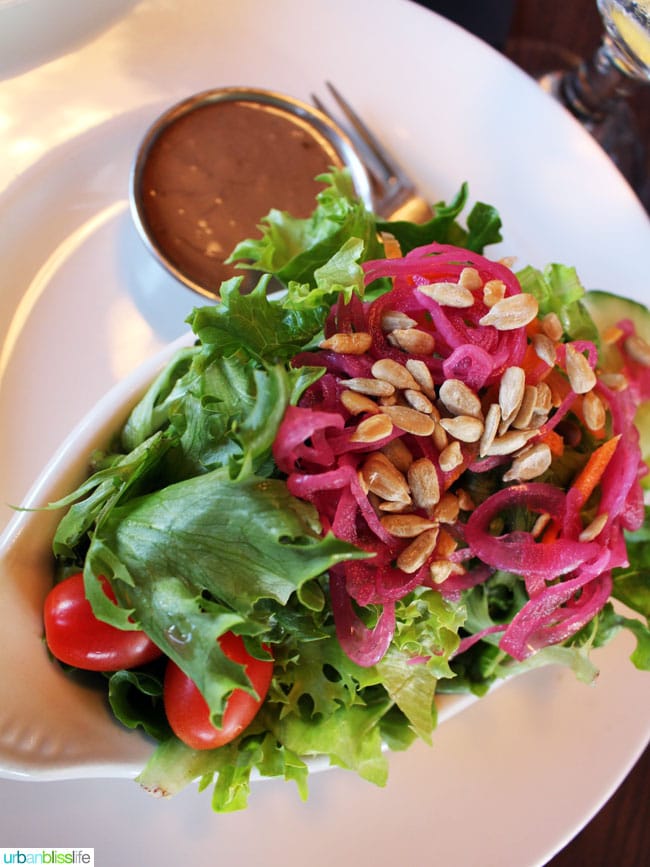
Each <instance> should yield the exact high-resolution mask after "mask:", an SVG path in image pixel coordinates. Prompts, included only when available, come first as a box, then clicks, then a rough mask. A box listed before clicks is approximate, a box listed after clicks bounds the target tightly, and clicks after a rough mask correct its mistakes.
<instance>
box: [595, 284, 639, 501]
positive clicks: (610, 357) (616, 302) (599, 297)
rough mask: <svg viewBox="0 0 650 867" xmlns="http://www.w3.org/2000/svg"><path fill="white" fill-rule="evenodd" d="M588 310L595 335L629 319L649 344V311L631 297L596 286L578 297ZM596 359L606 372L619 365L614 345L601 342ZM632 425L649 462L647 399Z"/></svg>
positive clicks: (618, 356) (619, 355)
mask: <svg viewBox="0 0 650 867" xmlns="http://www.w3.org/2000/svg"><path fill="white" fill-rule="evenodd" d="M581 300H582V302H583V303H584V305H585V307H586V308H587V310H588V311H589V313H590V315H591V318H592V319H593V320H594V324H595V325H596V328H597V329H598V333H599V334H603V332H604V331H605V329H606V328H609V327H610V326H612V325H616V323H617V322H620V321H621V319H631V320H632V322H634V326H635V328H636V333H637V334H638V335H639V337H642V338H643V339H644V340H645V341H647V342H648V343H650V310H648V308H647V307H645V306H644V305H643V304H639V302H638V301H633V300H632V299H631V298H621V296H619V295H612V294H611V293H609V292H602V291H601V290H599V289H591V290H589V292H586V293H585V294H584V296H583V298H582V299H581ZM598 360H599V363H600V367H601V368H602V369H603V370H607V371H612V370H613V371H616V370H619V369H620V367H621V365H622V363H623V362H622V359H621V354H620V352H619V351H618V350H617V349H616V347H615V346H605V345H604V344H603V345H601V348H600V352H599V356H598ZM634 424H635V426H636V428H637V430H638V431H639V436H640V443H639V445H640V446H641V454H642V456H643V460H644V461H645V462H646V464H648V465H650V401H644V402H643V403H642V404H640V406H639V409H638V410H637V412H636V415H635V416H634ZM642 485H643V487H644V488H650V476H646V477H645V478H644V479H643V480H642Z"/></svg>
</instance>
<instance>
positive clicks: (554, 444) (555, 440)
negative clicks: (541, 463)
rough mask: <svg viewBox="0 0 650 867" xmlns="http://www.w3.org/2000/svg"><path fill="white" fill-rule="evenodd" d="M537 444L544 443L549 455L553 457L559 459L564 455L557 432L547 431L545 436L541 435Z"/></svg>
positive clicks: (562, 445) (562, 443) (560, 438)
mask: <svg viewBox="0 0 650 867" xmlns="http://www.w3.org/2000/svg"><path fill="white" fill-rule="evenodd" d="M538 442H540V443H546V445H547V446H548V447H549V449H550V450H551V454H552V455H555V457H556V458H561V457H562V455H563V454H564V440H563V439H562V437H561V436H560V435H559V433H557V431H554V430H547V431H546V433H545V434H542V436H541V437H540V438H539V440H538Z"/></svg>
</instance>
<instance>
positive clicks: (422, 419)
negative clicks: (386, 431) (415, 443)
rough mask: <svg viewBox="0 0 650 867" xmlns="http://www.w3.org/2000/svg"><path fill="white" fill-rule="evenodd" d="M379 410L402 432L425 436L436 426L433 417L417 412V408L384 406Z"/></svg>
mask: <svg viewBox="0 0 650 867" xmlns="http://www.w3.org/2000/svg"><path fill="white" fill-rule="evenodd" d="M381 411H382V412H384V413H386V415H388V417H389V418H390V419H391V421H392V422H393V424H394V425H395V426H396V427H398V428H401V429H402V430H403V431H404V433H410V434H414V435H415V436H420V437H427V436H430V435H431V434H432V433H433V431H434V429H435V427H436V422H435V419H433V418H431V416H430V415H427V414H426V413H423V412H418V410H417V409H413V408H412V407H409V406H384V407H382V410H381Z"/></svg>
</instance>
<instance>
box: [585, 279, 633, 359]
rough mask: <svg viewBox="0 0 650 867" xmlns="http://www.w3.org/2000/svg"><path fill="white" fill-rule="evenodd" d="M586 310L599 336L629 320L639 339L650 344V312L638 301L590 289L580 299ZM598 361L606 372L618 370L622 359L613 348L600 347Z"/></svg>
mask: <svg viewBox="0 0 650 867" xmlns="http://www.w3.org/2000/svg"><path fill="white" fill-rule="evenodd" d="M580 300H581V301H582V303H583V304H584V305H585V307H586V308H587V310H588V312H589V314H590V316H591V318H592V319H593V320H594V324H595V326H596V328H597V329H598V333H599V334H601V335H602V334H603V333H604V331H605V330H606V329H607V328H609V327H611V326H612V325H616V323H617V322H620V321H621V319H631V320H632V322H634V325H635V327H636V332H637V334H638V335H639V337H643V339H644V340H645V341H647V342H648V343H650V310H648V308H647V307H645V306H644V305H643V304H640V303H639V302H638V301H633V300H632V299H631V298H623V297H621V296H620V295H612V294H611V293H610V292H603V291H602V290H600V289H590V290H589V291H588V292H585V294H584V295H583V297H582V298H581V299H580ZM598 360H599V362H600V367H601V368H602V369H603V370H607V371H616V370H620V368H621V365H622V363H623V362H622V359H621V355H620V353H619V351H618V350H617V349H616V347H615V346H605V345H601V349H600V353H599V357H598Z"/></svg>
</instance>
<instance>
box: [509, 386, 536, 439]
mask: <svg viewBox="0 0 650 867" xmlns="http://www.w3.org/2000/svg"><path fill="white" fill-rule="evenodd" d="M536 403H537V388H536V387H535V386H534V385H527V386H526V388H525V389H524V397H523V400H522V401H521V406H520V407H519V412H518V413H517V415H516V416H515V420H514V421H513V423H512V426H513V427H514V428H516V429H517V430H525V429H526V428H527V427H529V426H530V421H531V419H532V417H533V413H534V412H535V406H536Z"/></svg>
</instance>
